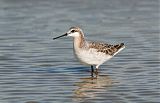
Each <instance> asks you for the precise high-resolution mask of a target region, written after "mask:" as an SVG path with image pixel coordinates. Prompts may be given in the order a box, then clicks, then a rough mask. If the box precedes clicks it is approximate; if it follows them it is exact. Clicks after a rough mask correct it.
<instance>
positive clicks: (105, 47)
mask: <svg viewBox="0 0 160 103" xmlns="http://www.w3.org/2000/svg"><path fill="white" fill-rule="evenodd" d="M123 46H124V43H121V44H117V45H111V44H104V43H99V42H91V43H90V45H89V48H94V49H97V52H103V53H105V54H108V55H111V56H113V55H114V54H115V53H116V52H117V51H118V50H119V49H121V48H122V47H123Z"/></svg>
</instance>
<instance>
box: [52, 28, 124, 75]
mask: <svg viewBox="0 0 160 103" xmlns="http://www.w3.org/2000/svg"><path fill="white" fill-rule="evenodd" d="M63 36H71V37H74V42H73V46H74V53H75V55H76V57H77V58H78V59H79V60H80V62H82V63H83V64H87V65H90V66H91V76H92V77H93V73H95V74H96V76H97V74H98V68H99V66H100V65H101V64H103V63H104V62H105V61H108V60H109V59H111V58H112V57H113V56H114V55H116V54H117V53H118V52H120V51H121V50H122V49H124V48H125V46H124V43H121V44H117V45H111V44H106V43H101V42H91V41H86V40H85V38H84V33H83V31H82V30H81V29H80V28H79V27H71V28H70V29H69V31H68V32H67V33H65V34H63V35H61V36H58V37H55V38H53V40H55V39H58V38H60V37H63ZM93 66H96V71H95V72H94V68H93Z"/></svg>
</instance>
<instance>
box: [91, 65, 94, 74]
mask: <svg viewBox="0 0 160 103" xmlns="http://www.w3.org/2000/svg"><path fill="white" fill-rule="evenodd" d="M93 73H94V68H93V65H91V76H92V77H93Z"/></svg>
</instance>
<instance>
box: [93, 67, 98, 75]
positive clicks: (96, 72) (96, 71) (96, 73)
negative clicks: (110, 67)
mask: <svg viewBox="0 0 160 103" xmlns="http://www.w3.org/2000/svg"><path fill="white" fill-rule="evenodd" d="M98 69H99V66H96V70H95V72H94V73H95V75H96V77H97V76H98Z"/></svg>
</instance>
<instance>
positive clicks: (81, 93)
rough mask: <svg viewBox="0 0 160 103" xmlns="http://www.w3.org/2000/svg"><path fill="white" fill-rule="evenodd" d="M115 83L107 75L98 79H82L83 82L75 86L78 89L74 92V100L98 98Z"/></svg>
mask: <svg viewBox="0 0 160 103" xmlns="http://www.w3.org/2000/svg"><path fill="white" fill-rule="evenodd" d="M113 83H115V82H114V81H112V79H111V78H110V77H109V76H107V75H99V76H97V78H94V77H89V78H81V81H80V82H77V83H76V84H75V85H76V86H77V87H78V88H77V89H76V90H74V100H76V101H77V100H78V101H81V100H83V98H93V97H96V96H97V95H98V93H103V92H104V91H106V90H107V88H109V87H111V86H112V84H113Z"/></svg>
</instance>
